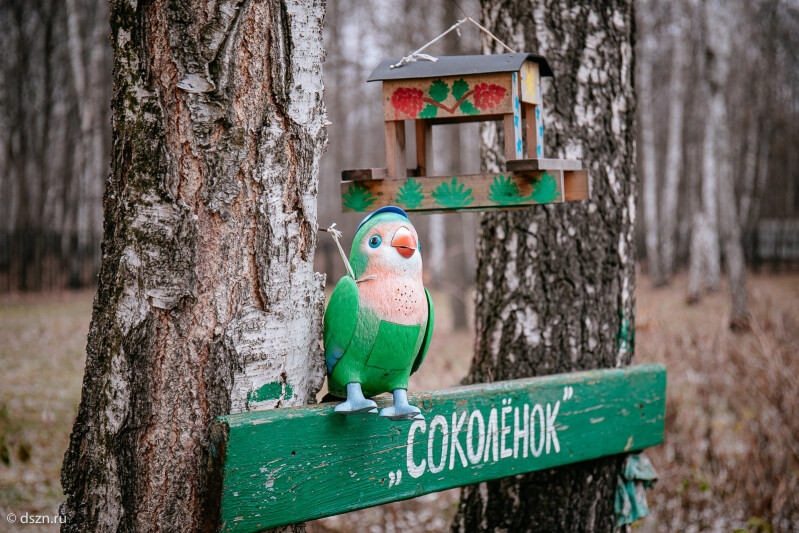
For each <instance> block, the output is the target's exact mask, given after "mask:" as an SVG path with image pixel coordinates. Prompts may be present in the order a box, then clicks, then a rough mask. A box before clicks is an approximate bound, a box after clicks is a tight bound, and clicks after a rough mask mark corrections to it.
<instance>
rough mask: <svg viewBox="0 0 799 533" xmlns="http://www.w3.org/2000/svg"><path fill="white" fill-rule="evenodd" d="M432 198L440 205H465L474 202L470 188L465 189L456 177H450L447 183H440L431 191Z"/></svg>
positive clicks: (455, 206)
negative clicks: (450, 179)
mask: <svg viewBox="0 0 799 533" xmlns="http://www.w3.org/2000/svg"><path fill="white" fill-rule="evenodd" d="M433 198H435V200H436V203H437V204H438V205H440V206H441V207H450V208H451V207H454V208H457V207H466V206H468V205H469V204H471V203H472V202H474V196H472V190H471V189H466V186H465V185H464V184H463V183H458V179H457V178H452V181H450V182H449V183H446V182H444V183H442V184H441V185H439V186H438V187H436V189H435V190H434V191H433Z"/></svg>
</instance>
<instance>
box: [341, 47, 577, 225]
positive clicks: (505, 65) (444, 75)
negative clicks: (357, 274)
mask: <svg viewBox="0 0 799 533" xmlns="http://www.w3.org/2000/svg"><path fill="white" fill-rule="evenodd" d="M398 61H399V60H397V59H386V60H384V61H383V62H381V63H380V64H379V65H378V66H377V68H376V69H375V70H374V71H373V72H372V74H371V75H370V76H369V79H368V80H367V81H369V82H373V81H380V82H382V83H383V120H384V121H385V131H386V166H385V168H366V169H357V170H345V171H343V172H342V174H341V175H342V184H341V196H342V206H343V210H344V211H345V212H351V211H358V212H364V211H374V210H375V209H378V208H380V207H383V206H386V205H398V206H400V207H402V208H403V209H405V210H406V211H416V212H434V211H462V210H480V211H483V210H495V209H510V208H518V207H523V206H529V205H535V204H550V203H561V202H568V201H575V200H585V199H587V198H588V197H589V183H588V172H587V171H585V170H582V164H581V163H580V161H575V160H566V159H545V158H544V157H543V151H544V148H543V145H544V126H543V122H542V120H541V117H542V112H543V106H544V103H543V100H542V97H541V79H542V78H544V77H551V76H553V72H552V69H551V68H550V66H549V64H548V63H547V60H546V59H545V58H544V57H542V56H540V55H536V54H529V53H507V54H499V55H464V56H442V57H438V58H437V60H436V61H416V62H411V63H407V64H404V65H402V66H400V67H397V68H392V66H396V64H397V62H398ZM406 120H413V121H414V127H415V130H416V167H415V168H406V154H405V121H406ZM484 120H494V121H502V123H503V130H504V134H505V159H506V161H507V163H506V169H505V171H504V172H497V173H491V174H469V175H462V176H436V175H434V172H433V169H434V166H433V153H434V150H433V126H435V125H438V124H450V123H456V124H460V123H464V122H477V121H484Z"/></svg>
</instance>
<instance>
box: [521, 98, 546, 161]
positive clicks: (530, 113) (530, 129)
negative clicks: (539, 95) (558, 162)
mask: <svg viewBox="0 0 799 533" xmlns="http://www.w3.org/2000/svg"><path fill="white" fill-rule="evenodd" d="M522 107H523V108H524V128H525V136H526V141H527V142H526V148H527V157H528V158H529V159H534V158H537V157H541V154H539V153H538V150H537V147H538V131H537V130H538V126H536V123H535V104H528V103H523V104H522Z"/></svg>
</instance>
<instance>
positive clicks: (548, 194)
mask: <svg viewBox="0 0 799 533" xmlns="http://www.w3.org/2000/svg"><path fill="white" fill-rule="evenodd" d="M530 197H531V198H532V199H533V200H535V201H536V202H538V203H539V204H551V203H553V202H554V201H556V200H557V199H558V198H560V193H559V192H558V182H557V181H555V176H553V175H552V174H547V173H546V172H544V174H543V175H542V176H541V179H540V180H538V181H537V182H536V183H533V194H531V195H530Z"/></svg>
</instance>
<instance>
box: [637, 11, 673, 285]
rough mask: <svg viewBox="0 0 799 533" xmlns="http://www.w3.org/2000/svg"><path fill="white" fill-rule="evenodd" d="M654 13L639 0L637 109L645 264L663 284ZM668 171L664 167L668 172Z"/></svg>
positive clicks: (652, 274)
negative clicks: (657, 150)
mask: <svg viewBox="0 0 799 533" xmlns="http://www.w3.org/2000/svg"><path fill="white" fill-rule="evenodd" d="M654 16H655V15H654V13H653V11H652V5H651V4H650V2H649V1H648V0H639V9H638V10H637V17H638V23H639V27H640V28H641V34H642V36H641V40H640V41H639V43H640V48H639V54H638V61H637V65H638V77H637V78H636V82H637V85H638V87H637V92H638V109H639V111H638V112H639V117H640V121H639V123H640V125H641V152H642V156H641V159H642V161H643V168H642V169H641V170H642V172H641V180H642V183H641V185H642V190H643V196H644V238H645V242H646V264H647V268H648V270H649V275H650V277H651V278H652V283H653V285H655V286H656V287H658V286H661V285H663V283H664V280H663V276H662V270H661V259H660V247H659V242H658V241H659V239H658V234H659V226H658V218H659V217H658V172H657V152H656V144H655V112H654V106H653V100H654V86H653V84H652V64H653V62H654V59H655V58H654V56H655V51H656V48H657V40H656V36H655V25H654V22H653V20H652V19H653V17H654ZM669 172H670V170H669V169H668V167H667V174H668V173H669Z"/></svg>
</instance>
